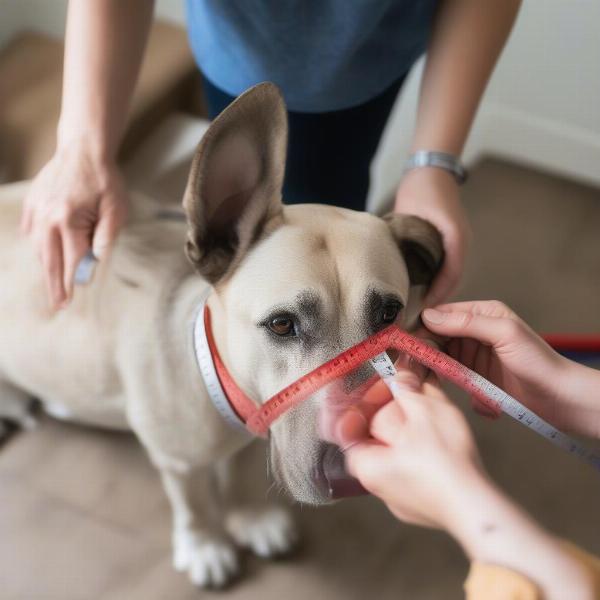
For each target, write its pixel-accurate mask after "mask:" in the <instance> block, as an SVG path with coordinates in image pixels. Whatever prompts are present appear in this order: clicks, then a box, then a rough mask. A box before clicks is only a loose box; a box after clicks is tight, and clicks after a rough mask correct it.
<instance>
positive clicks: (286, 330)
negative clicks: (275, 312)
mask: <svg viewBox="0 0 600 600" xmlns="http://www.w3.org/2000/svg"><path fill="white" fill-rule="evenodd" d="M269 329H270V330H271V331H272V332H273V333H275V334H277V335H280V336H282V337H284V336H292V335H296V329H295V327H294V321H293V320H292V319H290V318H289V317H275V318H274V319H271V320H270V321H269Z"/></svg>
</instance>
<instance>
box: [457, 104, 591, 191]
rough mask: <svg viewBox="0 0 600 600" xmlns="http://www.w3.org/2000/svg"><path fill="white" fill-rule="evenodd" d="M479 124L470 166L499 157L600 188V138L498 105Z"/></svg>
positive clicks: (469, 151)
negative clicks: (483, 159) (484, 157)
mask: <svg viewBox="0 0 600 600" xmlns="http://www.w3.org/2000/svg"><path fill="white" fill-rule="evenodd" d="M477 121H478V123H477V127H476V128H475V131H474V132H473V133H474V135H473V139H472V140H470V143H469V145H468V148H467V153H466V156H465V160H466V162H468V163H472V162H475V161H476V160H478V159H479V158H481V157H482V156H484V155H486V156H497V157H500V158H506V159H507V160H511V161H514V162H517V163H519V164H525V165H529V166H531V167H533V168H537V169H541V170H545V171H549V172H552V173H556V174H558V175H561V176H565V177H569V178H571V179H576V180H580V181H582V182H584V183H588V184H591V185H595V186H600V135H598V134H594V133H590V132H588V131H586V130H584V129H580V128H577V127H574V126H570V125H565V124H562V123H558V122H556V121H553V120H550V119H545V118H542V117H537V116H535V115H531V114H529V113H525V112H521V111H517V110H513V109H508V108H506V107H503V106H501V105H495V104H487V105H485V106H484V107H483V108H482V111H481V114H480V115H479V116H478V119H477Z"/></svg>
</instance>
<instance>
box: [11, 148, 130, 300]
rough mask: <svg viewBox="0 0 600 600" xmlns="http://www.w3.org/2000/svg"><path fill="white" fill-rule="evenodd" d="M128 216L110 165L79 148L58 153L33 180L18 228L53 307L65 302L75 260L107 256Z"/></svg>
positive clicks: (121, 184) (116, 175)
mask: <svg viewBox="0 0 600 600" xmlns="http://www.w3.org/2000/svg"><path fill="white" fill-rule="evenodd" d="M126 212H127V196H126V192H125V185H124V182H123V179H122V176H121V174H120V172H119V170H118V168H117V166H116V165H115V164H112V163H110V162H107V161H103V160H98V159H95V158H93V157H92V156H91V155H90V153H88V152H86V151H85V150H84V149H81V148H80V147H77V146H75V147H70V148H66V149H64V150H61V151H57V152H56V154H55V155H54V156H53V157H52V159H51V160H50V161H49V162H48V163H47V164H46V166H45V167H44V168H43V169H42V170H41V171H40V172H39V173H38V175H37V176H36V178H35V179H34V180H33V182H32V185H31V188H30V190H29V193H28V195H27V197H26V199H25V203H24V207H23V215H22V220H21V229H22V231H23V233H25V234H26V235H28V236H29V237H30V238H31V239H32V242H33V244H34V245H35V247H36V251H37V254H38V256H39V258H40V260H41V262H42V267H43V271H44V276H45V281H46V289H47V292H48V297H49V300H50V304H51V305H52V307H53V308H54V309H57V308H62V307H64V306H66V305H67V304H68V302H69V301H70V300H71V298H72V295H73V278H74V275H75V270H76V268H77V265H78V264H79V261H80V260H81V259H82V258H83V257H84V256H85V255H86V254H87V253H88V252H89V251H90V249H91V250H92V251H93V253H94V256H95V257H96V258H98V259H100V258H102V257H103V256H104V255H106V253H107V251H108V250H109V248H110V246H111V244H112V243H113V241H114V240H115V238H116V236H117V234H118V232H119V229H120V228H121V225H122V224H123V222H124V220H125V215H126Z"/></svg>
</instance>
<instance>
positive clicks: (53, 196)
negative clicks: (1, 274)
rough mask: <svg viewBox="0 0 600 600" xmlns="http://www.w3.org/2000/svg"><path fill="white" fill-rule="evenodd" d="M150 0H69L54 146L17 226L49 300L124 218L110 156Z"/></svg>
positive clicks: (65, 292) (63, 290)
mask: <svg viewBox="0 0 600 600" xmlns="http://www.w3.org/2000/svg"><path fill="white" fill-rule="evenodd" d="M152 11H153V0H127V1H126V2H123V1H122V0H70V2H69V9H68V17H67V33H66V40H65V62H64V81H63V96H62V107H61V115H60V120H59V125H58V131H57V147H56V151H55V154H54V156H53V157H52V159H51V160H50V162H49V163H48V164H47V165H46V166H45V167H44V168H43V169H42V171H41V172H40V173H39V174H38V176H37V177H36V178H35V180H34V181H33V183H32V186H31V188H30V191H29V194H28V196H27V198H26V202H25V207H24V212H23V218H22V229H23V230H24V232H25V233H28V234H31V236H32V238H33V240H34V243H35V245H36V248H37V251H38V254H39V256H40V258H41V261H42V265H43V268H44V272H45V275H46V283H47V287H48V292H49V295H50V298H51V302H52V304H53V306H54V307H58V306H61V305H64V303H66V302H67V301H68V300H69V299H70V297H71V294H72V286H73V275H74V272H75V268H76V266H77V264H78V263H79V261H80V259H81V258H82V257H83V256H84V255H85V254H86V253H87V252H88V250H89V249H90V248H93V251H94V254H95V255H96V257H98V258H99V257H101V256H102V255H103V254H104V252H105V251H106V249H107V247H108V246H109V245H110V244H111V243H112V241H113V240H114V238H115V236H116V234H117V231H118V229H119V227H120V225H121V223H122V221H123V219H124V216H125V212H126V206H125V192H124V186H123V182H122V180H121V177H120V174H119V172H118V169H117V167H116V155H117V150H118V147H119V143H120V141H121V138H122V136H123V133H124V130H125V125H126V121H127V114H128V107H129V102H130V99H131V96H132V92H133V89H134V86H135V83H136V80H137V75H138V71H139V69H140V64H141V60H142V54H143V50H144V47H145V44H146V39H147V36H148V32H149V29H150V24H151V19H152Z"/></svg>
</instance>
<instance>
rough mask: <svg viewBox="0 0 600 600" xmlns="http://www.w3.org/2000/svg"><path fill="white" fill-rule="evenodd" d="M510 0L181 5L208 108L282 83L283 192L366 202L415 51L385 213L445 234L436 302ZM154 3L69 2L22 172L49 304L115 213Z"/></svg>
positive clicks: (26, 223)
mask: <svg viewBox="0 0 600 600" xmlns="http://www.w3.org/2000/svg"><path fill="white" fill-rule="evenodd" d="M519 5H520V0H502V1H501V2H497V1H486V0H377V1H375V0H370V1H369V0H187V13H188V21H189V35H190V41H191V46H192V49H193V52H194V56H195V57H196V60H197V63H198V66H199V68H200V70H201V71H202V73H203V78H204V83H205V92H206V98H207V103H208V107H209V112H210V115H211V116H214V115H216V114H217V113H218V112H219V111H221V110H222V109H223V108H224V107H225V106H226V105H227V104H228V103H229V102H230V101H231V100H233V99H234V98H235V96H237V95H238V94H240V93H241V92H243V91H244V90H245V89H246V88H248V87H250V86H251V85H253V84H256V83H258V82H260V81H266V80H268V81H273V82H274V83H276V84H278V85H279V86H280V88H281V89H282V92H283V95H284V97H285V99H286V102H287V105H288V109H289V113H288V115H289V127H290V138H289V148H288V160H287V165H286V176H285V186H284V201H285V202H287V203H296V202H322V203H328V204H334V205H339V206H346V207H349V208H354V209H364V208H365V201H366V195H367V191H368V187H369V167H370V163H371V159H372V158H373V155H374V153H375V150H376V148H377V145H378V143H379V140H380V138H381V135H382V132H383V129H384V126H385V124H386V122H387V119H388V117H389V114H390V111H391V109H392V107H393V104H394V101H395V99H396V97H397V95H398V92H399V90H400V89H401V87H402V83H403V81H404V79H405V77H406V74H407V73H408V71H409V70H410V68H411V66H412V65H413V64H414V62H415V61H416V60H417V58H419V56H420V55H422V54H423V53H425V52H426V54H427V60H426V64H425V70H424V75H423V79H422V83H421V92H420V100H419V107H418V113H417V118H416V123H415V129H414V133H413V134H412V143H411V152H412V153H417V152H418V153H419V157H420V159H421V160H420V161H416V159H414V156H413V159H412V160H410V162H409V165H410V166H411V167H412V168H410V169H405V164H403V158H406V157H398V171H399V173H404V174H403V176H402V179H401V182H400V184H399V187H398V189H397V192H396V198H395V206H394V210H395V211H397V212H403V213H410V214H415V215H418V216H420V217H422V218H424V219H428V220H429V221H431V222H432V223H433V224H434V225H436V226H437V227H438V229H439V230H440V232H441V233H442V237H443V240H444V247H445V251H446V259H445V262H444V266H443V268H442V270H441V272H440V274H439V275H438V276H437V278H436V281H435V282H434V285H433V286H432V288H431V291H430V293H429V297H428V304H430V305H433V304H436V303H438V302H440V301H442V300H444V299H446V298H447V297H448V296H449V294H450V293H451V292H452V290H453V289H454V288H455V286H456V284H457V283H458V281H459V279H460V276H461V273H462V269H463V264H464V259H465V254H466V248H467V245H468V239H469V227H468V223H467V219H466V216H465V214H464V210H463V207H462V206H461V203H460V199H459V192H458V184H459V182H460V180H461V178H462V168H461V166H460V163H459V162H458V160H459V156H460V154H461V151H462V149H463V146H464V144H465V140H466V138H467V135H468V132H469V129H470V127H471V124H472V122H473V118H474V116H475V112H476V110H477V106H478V104H479V101H480V99H481V96H482V94H483V91H484V89H485V86H486V84H487V81H488V79H489V77H490V74H491V72H492V70H493V68H494V65H495V63H496V60H497V58H498V56H499V54H500V52H501V50H502V47H503V46H504V43H505V42H506V39H507V37H508V35H509V33H510V30H511V28H512V25H513V23H514V20H515V18H516V15H517V12H518V9H519ZM152 11H153V2H152V0H127V2H123V1H122V0H70V2H69V10H68V18H67V33H66V48H65V66H64V85H63V100H62V109H61V115H60V120H59V125H58V131H57V146H56V150H55V153H54V155H53V157H52V158H51V160H50V161H49V162H48V164H46V165H45V166H44V168H43V169H42V170H41V171H40V173H39V174H38V175H37V177H36V178H35V179H34V181H33V184H32V186H31V188H30V192H29V194H28V196H27V198H26V202H25V207H24V211H23V219H22V229H23V231H24V232H25V233H27V234H29V235H30V236H31V237H32V238H33V240H34V243H35V246H36V248H37V251H38V254H39V256H40V259H41V261H42V264H43V267H44V273H45V275H46V283H47V288H48V294H49V297H50V300H51V303H52V305H53V306H54V307H55V308H59V307H63V306H65V305H66V304H68V302H69V300H70V298H71V296H72V293H73V277H74V273H75V269H76V267H77V265H78V263H79V261H80V260H81V259H82V257H84V256H85V255H86V253H88V252H89V250H90V249H92V250H93V253H94V255H95V256H96V258H98V259H100V260H101V259H102V257H103V256H104V255H105V253H106V252H107V251H108V250H109V248H110V245H111V244H112V242H113V241H114V239H115V237H116V235H117V234H118V231H119V229H120V227H121V225H122V223H123V221H124V218H125V214H126V211H127V200H126V192H125V185H124V182H123V179H122V176H121V173H120V171H119V168H118V166H117V164H116V155H117V149H118V146H119V143H120V141H121V138H122V136H123V133H124V130H125V125H126V115H127V109H128V106H129V102H130V99H131V96H132V91H133V88H134V86H135V82H136V79H137V75H138V72H139V69H140V63H141V59H142V55H143V51H144V47H145V43H146V39H147V37H148V31H149V28H150V24H151V20H152ZM439 153H443V154H441V155H440V154H439ZM440 156H441V159H440ZM436 157H437V158H436ZM435 160H438V162H437V163H436V166H433V165H432V162H434V161H435ZM439 160H441V164H440V162H439Z"/></svg>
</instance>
